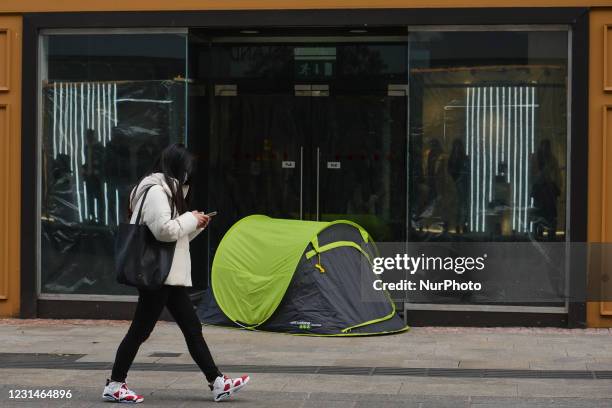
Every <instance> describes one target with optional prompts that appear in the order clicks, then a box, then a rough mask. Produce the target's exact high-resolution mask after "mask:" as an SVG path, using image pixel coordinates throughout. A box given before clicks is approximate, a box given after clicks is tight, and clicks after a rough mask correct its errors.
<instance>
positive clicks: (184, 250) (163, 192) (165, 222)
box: [130, 173, 203, 286]
mask: <svg viewBox="0 0 612 408" xmlns="http://www.w3.org/2000/svg"><path fill="white" fill-rule="evenodd" d="M151 184H153V185H154V186H153V187H151V189H150V190H149V194H147V199H146V200H145V202H144V205H143V207H142V217H141V221H140V222H141V223H143V224H146V225H147V226H148V227H149V229H150V230H151V232H152V233H153V235H154V236H155V238H157V240H159V241H164V242H175V241H176V249H175V250H174V258H173V260H172V267H171V268H170V273H169V274H168V278H166V281H165V282H164V283H165V284H166V285H171V286H192V283H191V256H190V254H189V241H191V240H192V239H194V238H195V237H196V236H197V235H198V234H199V233H200V232H202V230H203V228H198V220H197V218H196V217H195V216H194V215H193V214H192V213H191V212H190V211H188V212H185V213H184V214H181V215H180V216H179V215H178V214H177V213H176V211H175V212H174V214H173V213H172V211H171V208H170V201H169V197H171V191H170V187H169V186H168V184H166V181H165V180H164V175H163V174H162V173H153V174H150V175H148V176H147V177H145V178H144V179H143V180H142V181H141V182H140V184H139V185H138V186H137V187H135V188H134V189H135V190H136V194H135V195H134V190H132V192H131V193H130V198H131V200H132V202H131V205H132V218H131V219H130V223H131V224H135V223H136V216H137V214H138V209H139V208H140V203H141V201H142V197H143V195H144V189H145V188H146V187H147V186H149V185H151ZM187 189H188V187H187V186H184V189H183V195H186V194H187V191H188V190H187ZM134 199H138V202H134V201H133V200H134Z"/></svg>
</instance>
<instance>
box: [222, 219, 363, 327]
mask: <svg viewBox="0 0 612 408" xmlns="http://www.w3.org/2000/svg"><path fill="white" fill-rule="evenodd" d="M338 222H346V223H350V222H349V221H332V222H317V221H301V220H287V219H279V218H270V217H268V216H265V215H250V216H248V217H245V218H243V219H241V220H240V221H238V222H237V223H236V224H234V225H233V226H232V227H231V228H230V229H229V231H228V232H227V233H226V234H225V236H224V237H223V239H222V240H221V243H220V244H219V248H218V249H217V256H215V259H214V261H213V266H212V278H211V280H212V288H213V292H214V294H215V298H216V300H217V303H218V304H219V307H220V308H221V310H223V312H224V313H225V314H226V315H227V316H228V317H229V318H230V319H232V320H233V321H236V322H239V323H241V324H244V325H246V326H257V325H260V324H261V323H263V322H265V321H266V320H267V319H268V318H269V317H270V316H271V315H272V314H273V313H274V311H275V310H276V308H277V307H278V305H279V304H280V302H281V300H282V299H283V296H284V295H285V292H286V290H287V287H288V286H289V283H290V282H291V279H292V277H293V273H294V271H295V269H296V267H297V265H298V262H299V261H300V258H301V257H302V254H303V253H304V250H305V249H306V246H307V245H308V244H309V243H310V241H311V240H312V239H313V237H316V236H317V234H318V233H319V231H321V230H322V229H324V228H326V227H327V226H329V225H331V224H334V223H338ZM350 224H352V223H350ZM353 225H356V224H353ZM357 227H358V226H357ZM358 228H360V229H361V227H358ZM236 230H239V233H235V232H237V231H236ZM361 230H362V231H363V234H364V235H366V236H367V232H365V231H364V230H363V229H361ZM279 237H282V239H279Z"/></svg>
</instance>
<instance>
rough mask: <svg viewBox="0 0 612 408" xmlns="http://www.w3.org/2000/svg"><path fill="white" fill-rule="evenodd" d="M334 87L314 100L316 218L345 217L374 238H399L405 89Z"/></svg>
mask: <svg viewBox="0 0 612 408" xmlns="http://www.w3.org/2000/svg"><path fill="white" fill-rule="evenodd" d="M337 92H338V93H339V94H335V95H334V94H333V93H332V94H331V95H330V96H329V97H328V98H317V99H316V100H315V101H314V108H313V126H314V135H315V142H316V143H315V144H316V147H315V149H316V154H317V157H316V164H315V165H316V169H315V170H316V173H317V174H316V178H317V183H316V186H315V188H316V191H315V197H314V199H315V200H316V203H315V210H316V215H318V217H317V219H319V220H323V221H328V220H336V219H347V220H351V221H354V222H356V223H358V224H360V225H362V226H363V227H364V228H366V230H367V231H368V232H369V233H370V234H372V236H373V237H374V238H375V239H376V240H377V241H379V242H382V241H403V240H404V239H405V231H406V182H405V180H406V108H407V99H406V95H405V92H403V91H400V92H397V93H396V94H394V95H389V93H388V92H386V93H383V92H381V91H380V90H367V91H363V92H359V94H357V95H351V94H342V93H341V92H342V91H341V90H337ZM392 93H393V92H392Z"/></svg>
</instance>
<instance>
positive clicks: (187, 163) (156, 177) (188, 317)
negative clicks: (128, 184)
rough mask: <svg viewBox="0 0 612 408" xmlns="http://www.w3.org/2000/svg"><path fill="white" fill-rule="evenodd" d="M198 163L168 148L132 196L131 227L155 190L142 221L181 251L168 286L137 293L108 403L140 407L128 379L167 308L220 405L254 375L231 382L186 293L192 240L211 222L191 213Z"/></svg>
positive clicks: (108, 384)
mask: <svg viewBox="0 0 612 408" xmlns="http://www.w3.org/2000/svg"><path fill="white" fill-rule="evenodd" d="M193 162H194V158H193V156H192V155H191V153H189V151H187V149H186V148H185V147H184V146H183V145H182V144H174V145H171V146H169V147H167V148H166V149H165V150H164V151H163V152H162V153H161V155H160V157H159V158H158V159H157V161H156V163H155V164H154V166H153V168H152V170H151V171H150V172H148V173H147V174H146V175H145V176H144V177H143V178H142V179H141V180H140V181H139V182H138V184H137V185H136V187H134V189H133V190H132V192H131V194H130V206H129V209H130V217H131V219H130V223H132V224H134V223H135V222H136V215H137V214H136V213H137V211H136V209H138V208H140V205H141V202H140V201H141V200H142V199H143V197H144V196H145V194H144V193H145V191H146V190H147V189H149V188H150V189H149V192H148V194H147V195H146V197H145V201H144V203H142V220H143V221H144V224H146V225H147V226H148V227H149V229H150V230H151V232H152V233H153V235H154V236H155V238H157V240H159V241H165V242H176V247H175V250H174V258H173V260H172V266H171V268H170V273H169V274H168V277H167V279H166V280H165V282H164V285H163V286H162V287H161V288H160V289H156V290H144V289H138V293H139V296H138V304H137V306H136V312H135V314H134V318H133V320H132V324H131V325H130V328H129V330H128V332H127V334H126V335H125V337H124V339H123V341H122V342H121V344H120V345H119V348H118V349H117V355H116V357H115V363H114V365H113V371H112V374H111V377H110V379H107V380H106V386H105V387H104V392H103V394H102V398H103V399H104V400H106V401H112V402H128V403H130V402H131V403H139V402H142V401H143V400H144V398H143V397H142V396H141V395H138V394H136V393H135V392H134V391H132V390H130V389H129V388H128V386H127V384H126V383H125V379H126V377H127V373H128V370H129V368H130V366H131V365H132V362H133V361H134V357H136V353H137V352H138V349H139V347H140V345H141V344H142V343H143V342H144V341H145V340H146V339H147V338H148V337H149V335H150V334H151V332H152V331H153V328H154V327H155V324H156V323H157V320H158V319H159V316H160V314H161V312H162V310H163V309H164V306H165V307H167V308H168V311H169V312H170V314H171V315H172V317H173V318H174V320H175V321H176V323H177V324H178V326H179V328H180V329H181V331H182V332H183V336H185V341H186V343H187V348H188V349H189V353H190V354H191V357H192V358H193V359H194V361H195V362H196V364H197V365H198V366H199V367H200V370H202V372H203V373H204V375H205V376H206V379H207V381H208V386H209V388H210V390H211V391H212V393H213V398H214V400H215V401H222V400H224V399H228V398H229V397H231V396H232V394H234V393H235V392H237V391H238V390H240V389H241V388H242V387H244V386H245V385H246V384H247V383H248V382H249V376H246V375H243V376H241V377H239V378H235V379H232V378H229V377H227V376H224V375H222V374H221V373H220V372H219V369H218V368H217V366H216V365H215V362H214V361H213V358H212V356H211V354H210V351H209V350H208V346H207V345H206V342H205V341H204V337H203V336H202V325H201V323H200V320H199V319H198V317H197V315H196V313H195V310H194V308H193V306H192V304H191V301H190V299H189V296H188V294H187V289H186V288H187V287H189V286H191V259H190V255H189V241H191V240H192V239H194V238H195V237H196V236H197V235H198V234H199V233H200V232H202V230H203V229H204V228H206V226H207V225H208V222H209V221H210V219H209V217H208V216H206V215H204V214H203V213H201V212H199V211H189V210H188V209H187V208H188V207H187V206H188V202H189V198H190V194H189V179H190V176H191V172H192V169H193Z"/></svg>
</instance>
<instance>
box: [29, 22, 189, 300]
mask: <svg viewBox="0 0 612 408" xmlns="http://www.w3.org/2000/svg"><path fill="white" fill-rule="evenodd" d="M43 39H44V43H45V44H46V47H45V49H46V51H47V53H46V57H47V66H48V71H47V72H48V77H47V78H43V80H44V81H43V84H42V89H41V91H42V104H43V112H42V153H43V162H42V200H41V201H42V202H41V212H42V213H41V234H42V242H41V245H42V247H41V250H42V259H41V261H42V262H41V291H42V292H43V293H87V294H89V293H91V294H127V293H132V292H131V291H130V290H129V289H128V288H127V287H123V286H121V285H117V284H116V281H115V276H114V275H115V274H114V268H113V262H114V261H113V246H114V234H115V231H116V227H117V226H118V225H119V223H120V222H121V221H122V220H123V219H124V218H125V217H126V213H127V201H128V195H129V190H130V188H131V186H132V183H133V182H134V181H135V180H136V179H137V178H138V176H140V175H141V174H142V173H143V172H144V171H145V170H146V169H147V168H148V167H149V166H150V164H151V162H152V160H153V159H154V158H155V157H156V155H157V154H158V153H159V152H160V151H161V149H163V147H165V146H166V145H167V144H169V143H170V142H171V141H179V140H183V139H184V136H183V135H184V132H185V120H184V117H185V97H186V94H185V92H186V89H185V81H184V80H183V78H184V75H185V52H184V49H185V36H183V35H174V34H163V35H140V34H139V35H136V36H134V37H132V36H131V35H129V34H121V35H99V34H92V35H74V36H73V35H49V36H45V37H43ZM157 40H161V41H162V42H163V43H166V44H173V47H172V49H171V50H170V51H168V50H165V51H164V50H162V51H158V50H156V48H155V44H156V41H157ZM181 47H182V49H183V53H182V55H181V54H179V53H178V52H177V50H180V49H181ZM128 54H129V56H128ZM139 58H141V59H142V61H140V62H138V61H137V60H138V59H139ZM145 61H146V64H148V69H146V70H142V71H140V74H141V76H140V77H138V78H136V77H135V73H136V72H137V71H135V70H134V67H135V66H138V65H141V64H143V63H145ZM178 67H181V68H180V69H178Z"/></svg>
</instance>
